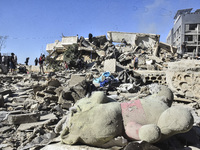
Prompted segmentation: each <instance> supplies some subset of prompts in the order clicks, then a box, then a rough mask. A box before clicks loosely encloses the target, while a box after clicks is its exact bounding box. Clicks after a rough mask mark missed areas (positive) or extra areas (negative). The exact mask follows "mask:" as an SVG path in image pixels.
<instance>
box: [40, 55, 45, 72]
mask: <svg viewBox="0 0 200 150" xmlns="http://www.w3.org/2000/svg"><path fill="white" fill-rule="evenodd" d="M44 61H45V55H41V56H40V58H39V64H40V72H39V73H41V71H42V73H43V74H44V66H43V63H44Z"/></svg>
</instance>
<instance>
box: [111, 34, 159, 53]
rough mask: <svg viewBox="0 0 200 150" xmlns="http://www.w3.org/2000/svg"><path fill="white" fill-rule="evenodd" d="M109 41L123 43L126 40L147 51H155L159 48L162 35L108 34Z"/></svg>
mask: <svg viewBox="0 0 200 150" xmlns="http://www.w3.org/2000/svg"><path fill="white" fill-rule="evenodd" d="M107 37H108V40H110V41H112V42H117V43H121V41H122V39H125V40H126V42H127V43H129V44H131V45H132V46H140V47H142V48H145V49H152V50H155V49H157V48H158V42H159V39H160V35H156V34H142V33H128V32H115V31H108V32H107Z"/></svg>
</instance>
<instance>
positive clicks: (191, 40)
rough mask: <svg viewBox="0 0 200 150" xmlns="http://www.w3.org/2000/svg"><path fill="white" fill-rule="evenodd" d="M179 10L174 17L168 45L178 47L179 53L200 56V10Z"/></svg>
mask: <svg viewBox="0 0 200 150" xmlns="http://www.w3.org/2000/svg"><path fill="white" fill-rule="evenodd" d="M191 11H192V8H190V9H182V10H178V11H177V13H176V15H175V16H174V26H173V28H172V29H171V30H170V32H169V34H168V36H167V43H168V44H170V45H173V46H176V47H177V48H178V49H177V53H179V54H181V55H183V54H185V53H186V54H189V55H190V56H193V57H194V56H198V55H200V9H197V10H196V11H195V12H191Z"/></svg>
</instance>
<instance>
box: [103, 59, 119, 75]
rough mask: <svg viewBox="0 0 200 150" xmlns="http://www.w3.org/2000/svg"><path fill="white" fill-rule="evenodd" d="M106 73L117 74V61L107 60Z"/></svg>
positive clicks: (105, 63)
mask: <svg viewBox="0 0 200 150" xmlns="http://www.w3.org/2000/svg"><path fill="white" fill-rule="evenodd" d="M104 71H105V72H110V73H115V72H116V59H107V60H105V62H104Z"/></svg>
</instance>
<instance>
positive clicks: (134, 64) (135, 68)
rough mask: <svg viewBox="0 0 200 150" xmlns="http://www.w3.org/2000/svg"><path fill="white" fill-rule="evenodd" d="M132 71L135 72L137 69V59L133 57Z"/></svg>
mask: <svg viewBox="0 0 200 150" xmlns="http://www.w3.org/2000/svg"><path fill="white" fill-rule="evenodd" d="M133 67H134V68H133V69H134V70H137V69H138V57H137V56H135V55H134V59H133Z"/></svg>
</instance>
